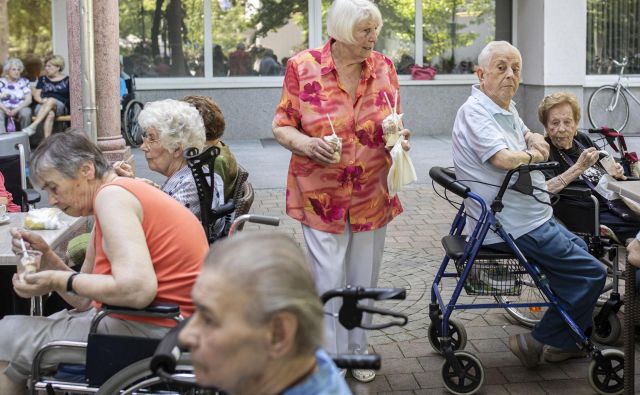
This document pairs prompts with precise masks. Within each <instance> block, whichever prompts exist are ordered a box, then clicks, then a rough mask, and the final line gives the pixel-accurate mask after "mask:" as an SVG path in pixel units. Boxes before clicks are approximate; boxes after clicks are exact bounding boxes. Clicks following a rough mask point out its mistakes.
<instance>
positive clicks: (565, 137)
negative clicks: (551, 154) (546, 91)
mask: <svg viewBox="0 0 640 395" xmlns="http://www.w3.org/2000/svg"><path fill="white" fill-rule="evenodd" d="M545 129H546V130H547V134H548V135H549V138H550V139H551V143H552V144H553V145H554V146H556V147H557V148H560V149H569V148H571V146H572V145H573V138H574V137H575V135H576V133H577V129H576V122H575V120H574V119H573V109H572V108H571V105H570V104H569V103H562V104H558V105H557V106H553V107H551V109H550V110H549V113H548V115H547V124H546V125H545Z"/></svg>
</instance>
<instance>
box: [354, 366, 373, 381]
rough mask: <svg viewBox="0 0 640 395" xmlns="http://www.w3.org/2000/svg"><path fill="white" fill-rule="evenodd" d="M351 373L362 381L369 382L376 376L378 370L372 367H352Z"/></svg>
mask: <svg viewBox="0 0 640 395" xmlns="http://www.w3.org/2000/svg"><path fill="white" fill-rule="evenodd" d="M351 375H352V376H353V378H354V379H356V380H358V381H359V382H361V383H368V382H371V381H373V379H375V378H376V371H375V370H371V369H351Z"/></svg>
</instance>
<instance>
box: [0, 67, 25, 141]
mask: <svg viewBox="0 0 640 395" xmlns="http://www.w3.org/2000/svg"><path fill="white" fill-rule="evenodd" d="M23 71H24V64H22V61H21V60H20V59H18V58H9V59H8V60H7V61H6V62H5V64H4V67H3V77H2V78H0V133H6V132H7V128H6V126H7V122H16V121H18V123H19V125H20V129H24V128H26V127H27V126H29V124H30V123H31V107H29V106H30V105H31V100H32V99H31V88H30V87H29V80H28V79H26V78H24V77H22V72H23ZM16 117H17V118H18V119H14V118H16ZM15 126H16V125H15V124H14V131H15V130H16V129H17V128H16V127H15Z"/></svg>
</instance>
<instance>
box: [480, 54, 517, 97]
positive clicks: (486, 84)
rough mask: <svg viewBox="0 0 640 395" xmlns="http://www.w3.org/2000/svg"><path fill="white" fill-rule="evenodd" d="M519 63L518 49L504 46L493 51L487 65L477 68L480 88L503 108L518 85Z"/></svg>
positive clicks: (514, 93)
mask: <svg viewBox="0 0 640 395" xmlns="http://www.w3.org/2000/svg"><path fill="white" fill-rule="evenodd" d="M521 63H522V62H521V60H520V55H519V53H518V51H516V50H515V49H514V48H511V47H504V48H500V49H497V50H496V51H495V52H494V53H493V56H492V57H491V62H490V63H489V66H488V67H486V68H480V69H478V78H480V88H481V89H482V91H483V92H484V93H485V94H486V95H487V96H489V97H490V98H491V100H493V101H494V102H496V104H498V105H499V106H500V107H502V108H504V109H508V108H509V103H510V102H511V99H513V97H514V96H515V95H516V92H517V90H518V87H519V86H520V69H521V68H522V65H521Z"/></svg>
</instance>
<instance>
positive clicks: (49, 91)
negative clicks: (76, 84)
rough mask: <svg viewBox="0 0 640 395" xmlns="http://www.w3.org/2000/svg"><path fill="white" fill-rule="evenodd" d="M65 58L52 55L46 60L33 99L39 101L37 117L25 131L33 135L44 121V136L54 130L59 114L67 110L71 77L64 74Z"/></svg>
mask: <svg viewBox="0 0 640 395" xmlns="http://www.w3.org/2000/svg"><path fill="white" fill-rule="evenodd" d="M63 70H64V59H63V58H62V56H60V55H52V56H50V57H48V58H46V59H45V61H44V75H43V76H41V77H39V78H38V82H37V83H36V87H35V88H34V89H33V92H32V93H33V100H34V101H35V102H36V103H38V104H37V105H36V109H35V115H36V119H34V120H33V122H32V123H31V125H29V126H27V127H26V128H25V129H23V130H22V131H23V132H27V133H29V136H32V135H33V134H34V133H35V132H36V128H37V127H38V125H39V124H40V123H41V122H42V121H44V137H45V138H47V137H49V136H50V135H51V133H52V132H53V122H54V121H55V119H56V117H57V116H58V115H63V114H65V113H66V112H67V105H68V104H69V77H68V76H65V75H64V74H62V71H63Z"/></svg>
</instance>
